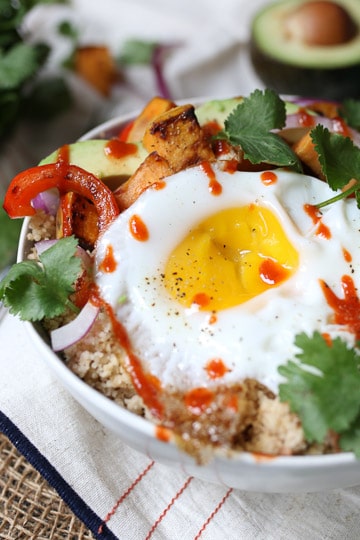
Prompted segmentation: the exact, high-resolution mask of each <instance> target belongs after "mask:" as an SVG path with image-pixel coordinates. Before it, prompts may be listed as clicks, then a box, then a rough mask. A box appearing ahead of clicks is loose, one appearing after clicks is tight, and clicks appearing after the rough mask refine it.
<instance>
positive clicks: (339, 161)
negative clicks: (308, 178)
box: [310, 125, 360, 208]
mask: <svg viewBox="0 0 360 540" xmlns="http://www.w3.org/2000/svg"><path fill="white" fill-rule="evenodd" d="M310 136H311V139H312V141H313V143H314V146H315V150H316V151H317V154H318V158H319V162H320V165H321V169H322V172H323V174H324V176H325V178H326V181H327V183H328V184H329V186H330V188H331V189H333V190H334V191H335V190H338V189H342V188H344V187H345V186H346V185H347V184H348V183H349V182H350V180H353V181H354V182H353V184H352V186H351V187H349V188H348V189H346V190H344V191H343V192H341V193H339V194H337V195H335V196H334V197H331V198H330V199H327V200H326V201H322V202H320V203H319V204H317V207H318V208H323V207H324V206H327V205H329V204H332V203H334V202H336V201H339V200H341V199H345V198H346V197H348V196H349V195H351V194H353V193H354V194H355V198H356V201H357V205H358V207H359V208H360V192H359V190H360V180H359V177H360V148H358V147H357V146H355V145H354V143H353V142H352V140H351V139H350V138H349V137H345V136H343V135H340V134H339V133H331V132H330V131H329V130H328V129H327V128H324V127H323V126H321V125H317V126H316V127H315V128H314V129H312V130H311V132H310Z"/></svg>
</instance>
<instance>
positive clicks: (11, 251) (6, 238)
mask: <svg viewBox="0 0 360 540" xmlns="http://www.w3.org/2000/svg"><path fill="white" fill-rule="evenodd" d="M22 222H23V220H22V219H10V218H9V216H8V215H7V213H6V212H5V210H4V209H3V207H2V201H1V206H0V230H1V236H0V270H1V269H3V268H5V267H6V266H8V265H9V264H11V263H13V262H14V261H15V259H16V252H17V245H18V241H19V234H20V229H21V225H22Z"/></svg>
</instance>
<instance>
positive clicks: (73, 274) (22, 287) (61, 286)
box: [0, 236, 81, 321]
mask: <svg viewBox="0 0 360 540" xmlns="http://www.w3.org/2000/svg"><path fill="white" fill-rule="evenodd" d="M77 245H78V243H77V240H76V239H75V237H73V236H69V237H67V238H62V239H61V240H59V241H58V242H57V243H56V244H54V245H53V246H52V247H50V248H49V249H47V250H46V251H44V252H43V253H42V254H41V255H40V257H39V262H36V261H31V260H27V261H23V262H20V263H17V264H15V265H14V266H12V267H11V269H10V270H9V272H8V274H7V275H6V276H5V278H4V279H3V280H2V281H1V282H0V301H2V302H3V304H4V305H5V306H7V307H8V308H9V310H10V312H11V313H12V314H14V315H19V317H20V319H22V320H27V321H40V320H42V319H44V318H48V317H56V316H58V315H61V314H62V313H64V312H65V310H66V309H68V308H69V309H71V310H72V311H75V312H78V311H79V310H78V308H77V307H76V306H75V305H74V304H73V303H72V302H71V301H70V300H69V295H71V293H73V292H74V283H75V281H76V279H77V277H78V275H79V272H80V268H81V261H80V258H79V257H77V256H76V255H75V253H76V248H77Z"/></svg>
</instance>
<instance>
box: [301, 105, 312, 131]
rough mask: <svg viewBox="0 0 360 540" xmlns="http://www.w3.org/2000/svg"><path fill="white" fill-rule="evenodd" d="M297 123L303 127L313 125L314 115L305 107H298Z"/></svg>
mask: <svg viewBox="0 0 360 540" xmlns="http://www.w3.org/2000/svg"><path fill="white" fill-rule="evenodd" d="M298 116H299V124H300V125H301V126H303V127H312V126H315V116H314V115H312V114H309V113H308V112H307V111H306V110H305V109H303V108H300V109H299V111H298Z"/></svg>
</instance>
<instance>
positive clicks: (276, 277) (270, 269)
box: [259, 259, 289, 285]
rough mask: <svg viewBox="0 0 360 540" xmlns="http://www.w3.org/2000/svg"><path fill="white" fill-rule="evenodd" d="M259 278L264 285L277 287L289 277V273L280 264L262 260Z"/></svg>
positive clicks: (270, 260)
mask: <svg viewBox="0 0 360 540" xmlns="http://www.w3.org/2000/svg"><path fill="white" fill-rule="evenodd" d="M259 272H260V277H261V279H262V281H264V283H267V284H269V285H278V284H279V283H281V282H282V281H284V280H285V279H287V277H288V275H289V271H288V270H287V269H286V268H284V267H283V266H281V264H279V263H277V262H275V261H273V260H272V259H264V261H263V262H262V263H261V265H260V267H259Z"/></svg>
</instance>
